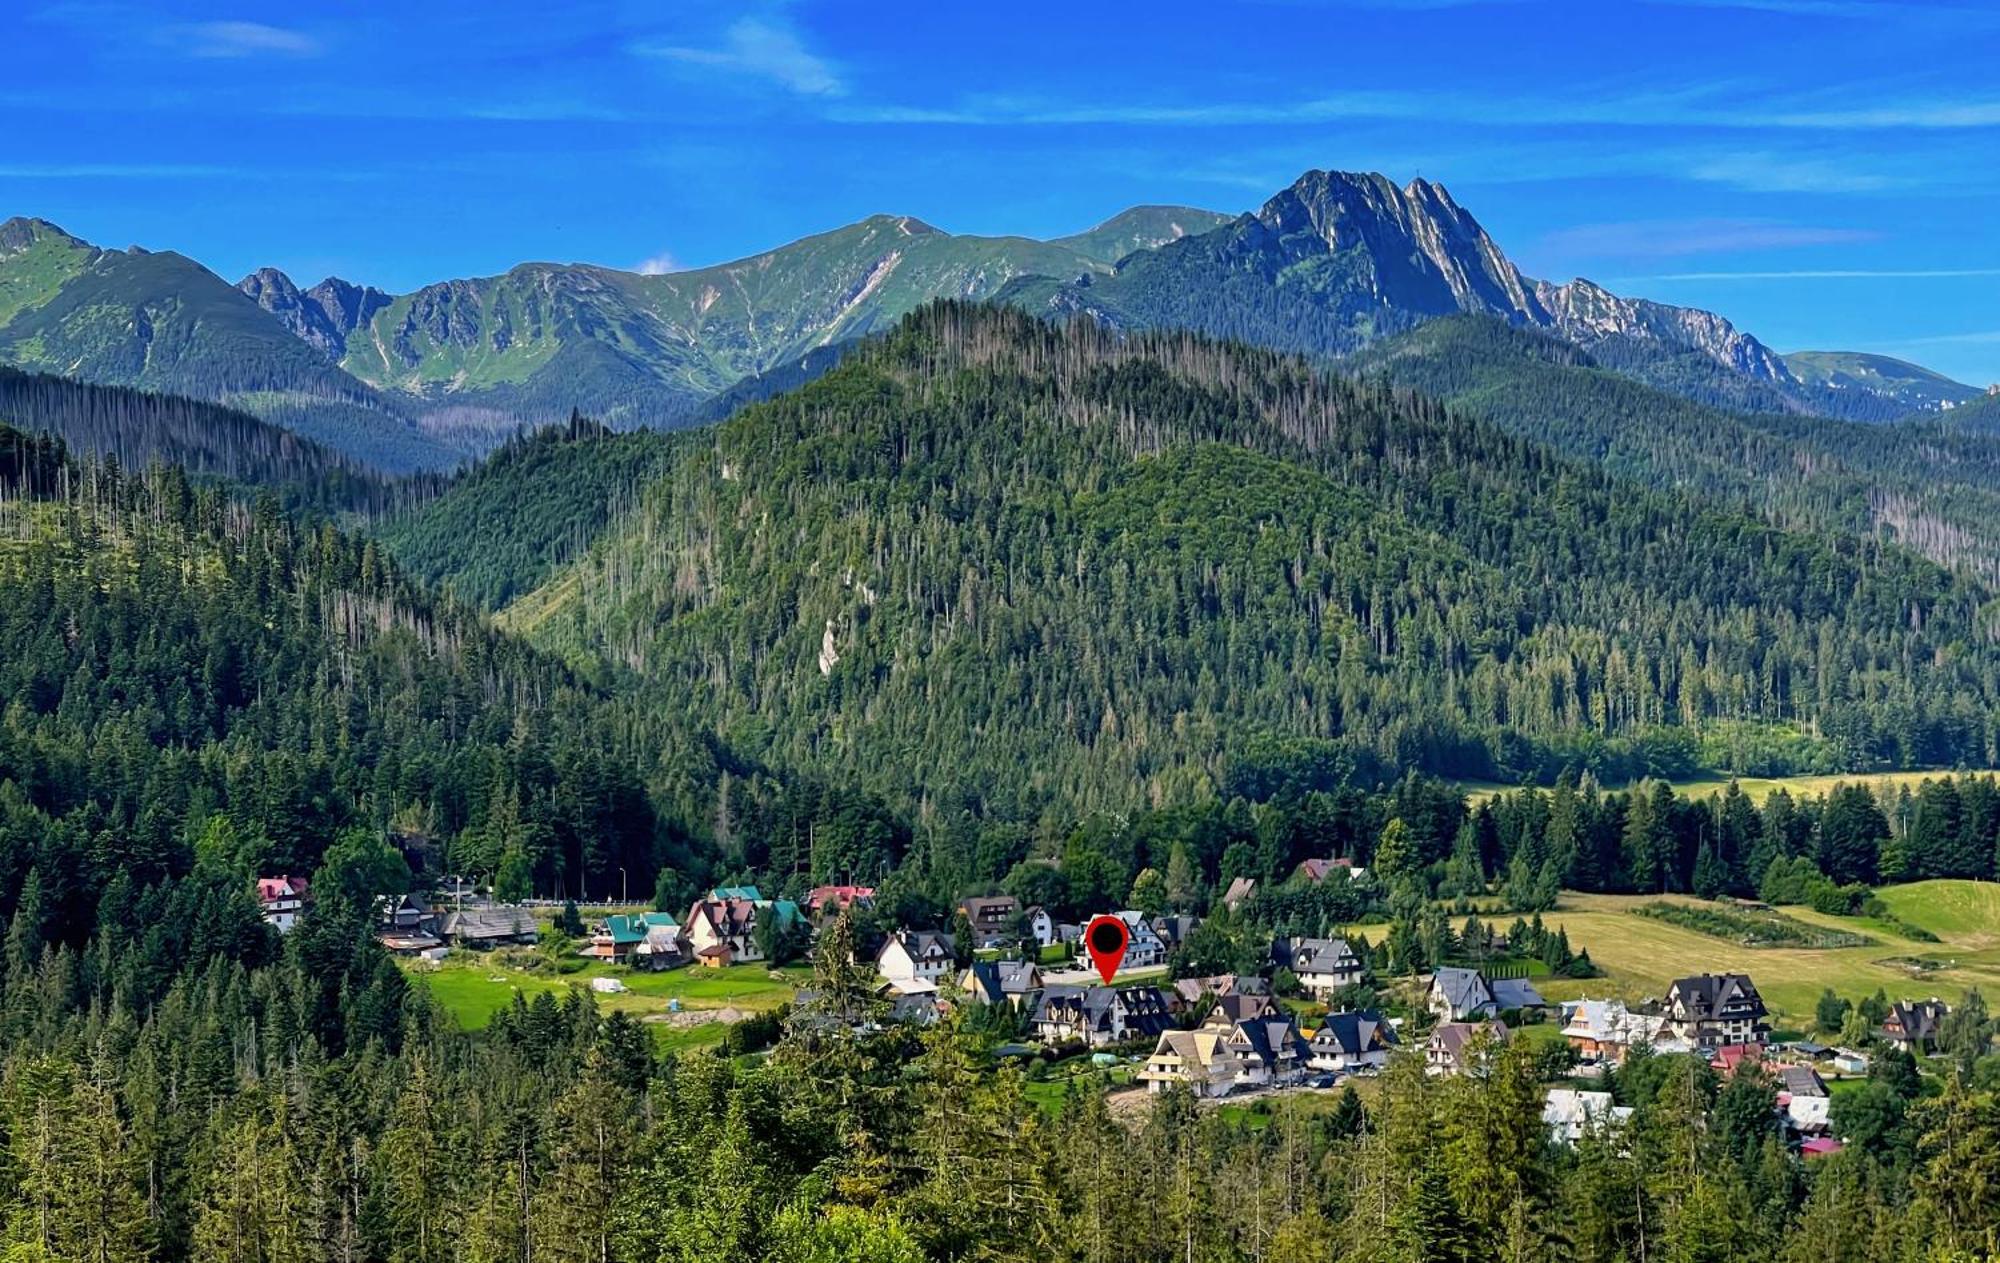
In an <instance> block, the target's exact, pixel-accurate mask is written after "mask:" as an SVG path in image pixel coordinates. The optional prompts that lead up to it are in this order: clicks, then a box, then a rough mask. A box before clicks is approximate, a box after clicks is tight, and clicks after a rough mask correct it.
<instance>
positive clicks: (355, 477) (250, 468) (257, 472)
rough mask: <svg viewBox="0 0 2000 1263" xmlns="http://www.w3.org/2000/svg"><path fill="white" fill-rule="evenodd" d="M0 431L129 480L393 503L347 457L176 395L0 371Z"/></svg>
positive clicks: (320, 504) (335, 504)
mask: <svg viewBox="0 0 2000 1263" xmlns="http://www.w3.org/2000/svg"><path fill="white" fill-rule="evenodd" d="M0 424H3V425H8V426H12V427H13V428H14V429H15V430H17V431H21V432H24V433H26V434H30V435H32V434H36V433H43V434H48V435H50V436H52V437H54V438H58V439H61V440H62V442H63V443H64V445H65V446H66V447H67V448H68V449H69V450H70V451H72V452H75V453H77V454H79V455H83V456H103V457H111V458H113V459H115V460H116V461H117V463H118V464H119V465H120V466H122V467H123V468H125V469H127V470H133V471H138V470H142V469H144V468H146V467H147V466H148V465H153V464H166V465H177V466H179V467H181V468H182V469H183V470H185V471H186V472H187V473H188V474H190V475H192V476H194V477H196V478H205V477H206V478H223V479H227V480H229V481H231V482H236V483H242V484H245V485H250V486H260V487H269V488H273V489H275V490H277V491H279V492H280V493H281V498H283V499H284V500H286V501H287V502H290V503H299V504H305V505H311V506H313V507H317V508H323V509H362V510H368V511H377V510H380V509H383V508H386V507H387V506H388V504H389V502H390V500H391V498H392V491H391V489H390V487H389V486H388V485H387V484H386V483H385V482H383V480H382V479H380V478H378V477H376V476H375V475H374V474H372V473H370V472H368V471H367V470H365V469H363V468H361V467H359V466H358V465H357V464H356V463H355V462H354V461H352V460H351V459H349V458H348V457H345V456H343V455H341V454H339V453H337V452H333V451H331V450H329V449H327V448H324V447H321V446H320V445H319V444H317V443H315V442H313V441H312V440H310V439H306V438H302V437H300V436H299V435H297V434H294V433H292V432H291V431H290V430H285V429H281V428H279V427H277V426H275V425H271V424H269V423H268V422H265V421H261V420H259V419H257V418H256V417H253V416H251V415H250V414H249V413H246V412H239V411H237V410H236V409H234V408H225V407H223V406H221V405H220V404H213V403H204V402H202V401H200V400H196V399H186V398H182V397H180V396H178V395H158V394H152V393H150V392H147V391H143V390H133V389H129V388H126V387H122V386H96V385H91V384H89V383H87V382H80V381H76V380H73V379H71V378H67V377H51V376H48V375H46V374H42V373H23V372H20V371H18V370H16V369H11V368H5V367H0Z"/></svg>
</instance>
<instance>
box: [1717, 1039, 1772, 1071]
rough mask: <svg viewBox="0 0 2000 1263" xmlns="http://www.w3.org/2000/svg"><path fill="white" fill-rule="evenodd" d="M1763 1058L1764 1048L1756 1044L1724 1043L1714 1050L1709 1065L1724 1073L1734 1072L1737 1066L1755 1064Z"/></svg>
mask: <svg viewBox="0 0 2000 1263" xmlns="http://www.w3.org/2000/svg"><path fill="white" fill-rule="evenodd" d="M1763 1059H1764V1050H1763V1048H1761V1047H1759V1046H1758V1045H1756V1044H1724V1045H1723V1046H1722V1047H1720V1048H1718V1049H1716V1050H1715V1056H1714V1057H1713V1058H1711V1059H1710V1060H1709V1063H1708V1064H1709V1065H1711V1066H1714V1067H1715V1068H1716V1069H1717V1070H1720V1071H1722V1072H1723V1073H1725V1074H1735V1073H1736V1071H1737V1069H1738V1067H1740V1066H1743V1065H1746V1064H1747V1065H1753V1066H1754V1065H1756V1064H1757V1063H1758V1062H1760V1061H1762V1060H1763Z"/></svg>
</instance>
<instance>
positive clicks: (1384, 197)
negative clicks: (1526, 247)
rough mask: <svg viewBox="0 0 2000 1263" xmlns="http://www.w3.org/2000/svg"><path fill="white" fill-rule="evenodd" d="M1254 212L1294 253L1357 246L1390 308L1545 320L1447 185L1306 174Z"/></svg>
mask: <svg viewBox="0 0 2000 1263" xmlns="http://www.w3.org/2000/svg"><path fill="white" fill-rule="evenodd" d="M1256 219H1257V222H1259V223H1260V224H1262V225H1263V226H1264V227H1265V228H1267V229H1269V230H1270V233H1271V235H1272V237H1274V238H1275V239H1276V242H1277V244H1278V246H1279V248H1280V249H1282V250H1283V251H1284V252H1285V253H1286V254H1287V255H1288V256H1289V257H1290V258H1291V259H1293V260H1296V261H1300V262H1311V261H1312V260H1314V259H1315V258H1317V257H1319V256H1333V257H1339V256H1342V255H1346V254H1350V253H1358V254H1359V255H1360V256H1361V259H1362V260H1363V261H1364V262H1365V267H1366V274H1367V275H1368V277H1369V280H1370V285H1371V288H1372V290H1373V292H1374V294H1375V296H1376V297H1377V298H1378V299H1379V300H1380V301H1381V303H1382V304H1383V305H1384V306H1386V307H1391V308H1396V309H1399V310H1402V311H1407V312H1415V313H1422V314H1424V315H1444V314H1446V313H1449V312H1454V311H1477V312H1486V313H1490V314H1493V315H1501V316H1507V317H1510V318H1512V319H1515V320H1518V321H1522V322H1525V323H1529V324H1542V323H1545V322H1546V320H1547V315H1546V313H1545V312H1543V311H1542V309H1541V307H1540V306H1539V304H1538V303H1537V302H1536V298H1535V293H1534V291H1533V289H1532V288H1531V287H1530V286H1529V284H1528V282H1527V281H1526V280H1525V279H1524V278H1523V277H1522V275H1521V273H1520V272H1519V271H1518V270H1517V269H1516V268H1515V267H1514V265H1513V264H1512V263H1511V262H1509V261H1508V259H1507V256H1506V255H1505V254H1502V253H1501V251H1500V247H1499V246H1497V245H1495V244H1494V242H1493V239H1492V238H1491V237H1489V236H1487V235H1486V230H1485V229H1484V228H1481V227H1480V226H1479V221H1478V220H1476V219H1474V218H1473V217H1472V216H1471V215H1470V214H1468V213H1467V212H1466V211H1465V210H1463V209H1462V208H1461V207H1460V206H1459V205H1458V203H1456V202H1454V201H1452V200H1451V194H1449V193H1447V192H1446V191H1445V189H1444V186H1443V185H1440V184H1433V183H1431V182H1430V181H1428V180H1415V181H1412V182H1411V183H1410V184H1409V185H1408V186H1407V187H1404V188H1397V187H1396V185H1395V184H1393V183H1392V182H1390V180H1389V179H1388V178H1387V177H1385V176H1381V175H1355V174H1351V173H1348V172H1344V171H1308V172H1307V173H1306V174H1305V175H1303V176H1301V177H1299V180H1298V182H1297V183H1295V184H1293V185H1292V187H1290V188H1288V189H1286V190H1285V191H1283V192H1282V193H1279V194H1278V195H1277V196H1276V197H1273V198H1272V199H1271V200H1270V201H1268V202H1266V203H1264V205H1263V208H1262V209H1261V210H1259V211H1258V212H1257V214H1256Z"/></svg>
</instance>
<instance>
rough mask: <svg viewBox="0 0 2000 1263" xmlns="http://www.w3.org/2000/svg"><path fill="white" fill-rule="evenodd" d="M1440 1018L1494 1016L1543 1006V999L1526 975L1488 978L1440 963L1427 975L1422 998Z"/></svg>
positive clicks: (1460, 1019) (1442, 1019) (1453, 1020)
mask: <svg viewBox="0 0 2000 1263" xmlns="http://www.w3.org/2000/svg"><path fill="white" fill-rule="evenodd" d="M1425 1002H1426V1003H1427V1004H1428V1005H1429V1007H1430V1011H1431V1012H1433V1013H1435V1014H1437V1016H1438V1019H1439V1020H1440V1021H1445V1022H1463V1021H1466V1020H1468V1019H1471V1018H1483V1017H1494V1016H1496V1015H1498V1014H1501V1013H1507V1012H1511V1011H1513V1010H1516V1009H1541V1008H1547V1007H1548V1003H1547V1001H1545V1000H1543V999H1542V997H1541V993H1540V992H1538V991H1536V990H1535V988H1534V985H1533V984H1531V983H1530V982H1529V981H1528V980H1527V979H1526V978H1494V979H1490V980H1489V979H1488V978H1487V977H1486V975H1485V974H1483V973H1480V972H1479V971H1478V970H1477V969H1459V968H1456V967H1453V966H1450V965H1445V966H1442V967H1441V968H1439V969H1438V971H1437V972H1436V973H1435V974H1432V975H1431V985H1430V991H1429V993H1428V995H1427V996H1426V998H1425Z"/></svg>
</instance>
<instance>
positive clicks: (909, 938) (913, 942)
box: [875, 930, 958, 990]
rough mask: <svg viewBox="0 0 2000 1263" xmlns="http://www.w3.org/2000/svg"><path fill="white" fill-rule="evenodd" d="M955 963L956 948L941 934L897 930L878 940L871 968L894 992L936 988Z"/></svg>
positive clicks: (946, 936) (951, 940)
mask: <svg viewBox="0 0 2000 1263" xmlns="http://www.w3.org/2000/svg"><path fill="white" fill-rule="evenodd" d="M957 963H958V944H957V942H956V941H954V940H953V939H952V937H951V935H949V934H946V933H945V932H944V931H943V930H899V931H897V932H896V933H894V934H891V935H890V936H889V937H888V938H886V939H884V940H882V950H881V951H879V952H877V953H875V968H876V970H877V971H878V972H879V973H881V975H882V976H883V977H884V978H886V979H888V980H889V983H890V985H891V986H894V987H896V988H897V989H898V990H904V989H908V988H909V984H912V983H921V984H924V985H926V986H932V987H934V986H936V985H937V981H938V979H940V978H942V977H944V976H945V975H947V974H949V973H950V972H951V971H952V968H953V966H955V965H956V964H957Z"/></svg>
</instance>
